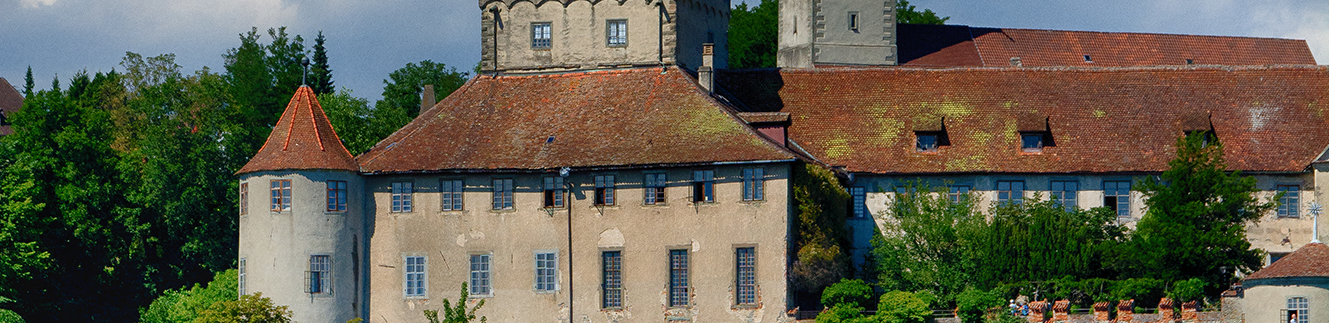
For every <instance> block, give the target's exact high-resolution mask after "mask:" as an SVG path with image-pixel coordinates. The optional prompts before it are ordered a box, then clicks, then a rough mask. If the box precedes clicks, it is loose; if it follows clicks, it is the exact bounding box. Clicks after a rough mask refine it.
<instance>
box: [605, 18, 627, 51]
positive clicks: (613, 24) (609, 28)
mask: <svg viewBox="0 0 1329 323" xmlns="http://www.w3.org/2000/svg"><path fill="white" fill-rule="evenodd" d="M605 41H606V42H607V43H608V44H609V46H610V47H621V46H627V45H628V21H627V20H626V19H617V20H609V21H605Z"/></svg>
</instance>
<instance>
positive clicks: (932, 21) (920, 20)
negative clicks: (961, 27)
mask: <svg viewBox="0 0 1329 323" xmlns="http://www.w3.org/2000/svg"><path fill="white" fill-rule="evenodd" d="M950 19H951V17H937V13H935V12H932V9H923V11H921V12H920V11H918V8H917V7H915V6H913V5H910V4H909V0H899V1H897V2H896V3H895V21H896V22H898V23H902V24H920V25H942V24H946V21H947V20H950Z"/></svg>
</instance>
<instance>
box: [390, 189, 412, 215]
mask: <svg viewBox="0 0 1329 323" xmlns="http://www.w3.org/2000/svg"><path fill="white" fill-rule="evenodd" d="M392 212H393V213H402V212H411V182H394V183H392Z"/></svg>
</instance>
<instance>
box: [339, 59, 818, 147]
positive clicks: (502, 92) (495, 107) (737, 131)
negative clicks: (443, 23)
mask: <svg viewBox="0 0 1329 323" xmlns="http://www.w3.org/2000/svg"><path fill="white" fill-rule="evenodd" d="M794 158H796V157H795V155H793V153H791V152H789V151H788V150H785V149H784V148H782V147H780V146H777V145H775V144H773V143H771V142H770V141H768V140H767V139H765V138H764V137H761V136H760V135H759V134H758V133H757V132H756V131H755V130H753V129H752V128H750V127H749V126H747V125H746V124H744V123H743V122H742V120H740V119H739V118H738V117H737V116H735V115H734V114H733V113H731V111H730V110H729V108H728V107H726V106H723V105H721V104H720V103H719V102H718V101H716V100H715V99H713V98H711V97H710V96H709V95H708V94H706V93H705V92H704V91H703V90H701V88H700V87H698V86H697V85H696V82H695V81H694V80H693V79H692V78H691V77H690V76H688V75H686V74H684V73H683V72H682V71H680V70H678V69H677V68H666V69H663V70H662V68H658V67H657V68H636V69H624V70H611V71H597V72H574V73H561V74H549V75H522V76H498V77H492V76H480V77H476V78H474V79H471V80H470V81H469V82H467V83H466V85H464V86H462V87H461V88H460V89H457V90H456V91H454V92H452V94H451V95H449V96H448V97H447V98H444V99H443V100H442V101H440V102H439V103H438V104H437V105H435V106H434V107H433V108H432V109H429V110H428V111H425V112H423V113H421V114H420V116H419V117H417V118H416V119H415V120H414V121H411V123H410V124H407V125H406V126H405V127H403V128H402V129H400V130H398V131H397V132H396V133H394V134H393V135H391V136H389V137H388V138H387V139H385V140H383V141H382V142H379V143H378V144H377V145H375V146H374V148H372V149H370V150H369V151H368V152H366V153H364V154H362V155H360V156H358V157H357V160H358V161H359V163H360V168H361V170H362V171H364V172H368V173H397V172H430V171H442V170H477V169H479V170H541V169H555V168H559V167H604V166H614V167H620V166H622V167H628V166H633V165H671V164H673V165H677V164H691V163H711V162H728V161H762V160H791V159H794Z"/></svg>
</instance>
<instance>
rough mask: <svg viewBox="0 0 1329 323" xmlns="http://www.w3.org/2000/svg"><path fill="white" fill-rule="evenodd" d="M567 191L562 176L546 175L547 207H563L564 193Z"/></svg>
mask: <svg viewBox="0 0 1329 323" xmlns="http://www.w3.org/2000/svg"><path fill="white" fill-rule="evenodd" d="M566 191H567V189H565V188H563V178H562V177H552V176H551V177H545V186H544V192H545V207H563V195H564V194H563V193H564V192H566Z"/></svg>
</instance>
